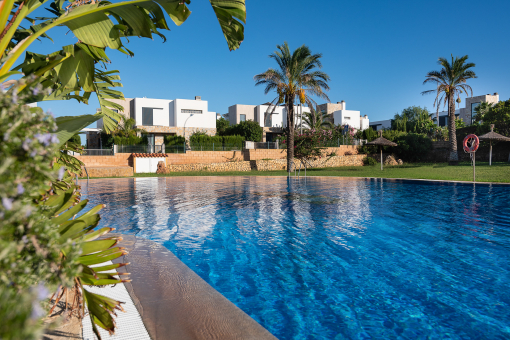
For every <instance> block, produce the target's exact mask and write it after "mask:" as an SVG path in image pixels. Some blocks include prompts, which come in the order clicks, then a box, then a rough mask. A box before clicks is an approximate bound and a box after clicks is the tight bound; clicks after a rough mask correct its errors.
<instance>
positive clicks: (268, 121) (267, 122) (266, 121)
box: [243, 112, 273, 127]
mask: <svg viewBox="0 0 510 340" xmlns="http://www.w3.org/2000/svg"><path fill="white" fill-rule="evenodd" d="M243 116H245V115H243ZM265 116H266V118H265V119H264V127H273V115H272V114H271V112H266V113H265ZM245 120H246V116H245Z"/></svg>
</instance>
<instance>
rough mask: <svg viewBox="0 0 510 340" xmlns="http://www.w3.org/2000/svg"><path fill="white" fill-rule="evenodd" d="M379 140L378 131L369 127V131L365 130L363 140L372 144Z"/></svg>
mask: <svg viewBox="0 0 510 340" xmlns="http://www.w3.org/2000/svg"><path fill="white" fill-rule="evenodd" d="M376 138H377V131H375V130H374V129H372V128H371V127H369V128H368V129H365V130H363V139H366V140H367V141H369V142H371V141H373V140H374V139H376Z"/></svg>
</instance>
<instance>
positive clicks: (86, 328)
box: [82, 261, 151, 340]
mask: <svg viewBox="0 0 510 340" xmlns="http://www.w3.org/2000/svg"><path fill="white" fill-rule="evenodd" d="M111 264H113V263H112V262H111V261H108V262H105V263H101V264H100V265H101V266H104V265H111ZM108 273H117V272H116V271H115V270H111V271H108ZM85 289H86V290H87V291H88V292H91V293H95V294H99V295H104V296H106V297H109V298H112V299H115V300H117V301H120V302H124V303H123V304H122V308H123V309H124V311H125V312H124V313H123V312H122V311H118V312H117V317H116V318H115V323H116V327H115V334H114V335H112V336H110V335H109V334H108V332H107V331H105V330H104V329H102V328H101V327H99V326H97V329H98V330H99V334H101V338H102V339H103V340H108V339H111V340H117V339H118V340H151V337H150V336H149V333H148V332H147V329H146V328H145V325H144V324H143V321H142V317H141V315H140V313H138V310H137V309H136V306H135V304H134V302H133V300H132V299H131V296H130V295H129V293H128V291H127V289H126V287H125V286H124V284H123V283H119V284H116V285H108V286H106V287H104V288H99V287H96V286H85ZM82 337H83V340H96V338H97V337H96V335H95V334H94V331H93V330H92V324H91V320H90V317H89V316H88V314H87V315H86V316H85V317H84V318H83V320H82Z"/></svg>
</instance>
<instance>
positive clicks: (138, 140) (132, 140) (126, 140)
mask: <svg viewBox="0 0 510 340" xmlns="http://www.w3.org/2000/svg"><path fill="white" fill-rule="evenodd" d="M109 140H110V139H108V141H109ZM113 144H115V145H143V144H147V137H145V138H144V137H138V136H127V137H122V136H113ZM103 146H104V145H103Z"/></svg>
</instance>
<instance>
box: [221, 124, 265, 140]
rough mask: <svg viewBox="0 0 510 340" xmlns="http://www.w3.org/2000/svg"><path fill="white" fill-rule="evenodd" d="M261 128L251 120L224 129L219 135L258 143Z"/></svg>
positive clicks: (260, 136) (260, 137)
mask: <svg viewBox="0 0 510 340" xmlns="http://www.w3.org/2000/svg"><path fill="white" fill-rule="evenodd" d="M262 131H263V130H262V127H261V126H260V125H259V123H257V122H254V121H252V120H247V121H244V122H240V123H239V124H235V125H231V126H229V127H228V128H226V129H225V131H224V132H223V133H221V134H220V135H223V136H235V135H237V136H242V137H244V139H245V140H248V141H253V142H260V141H261V140H262Z"/></svg>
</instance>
